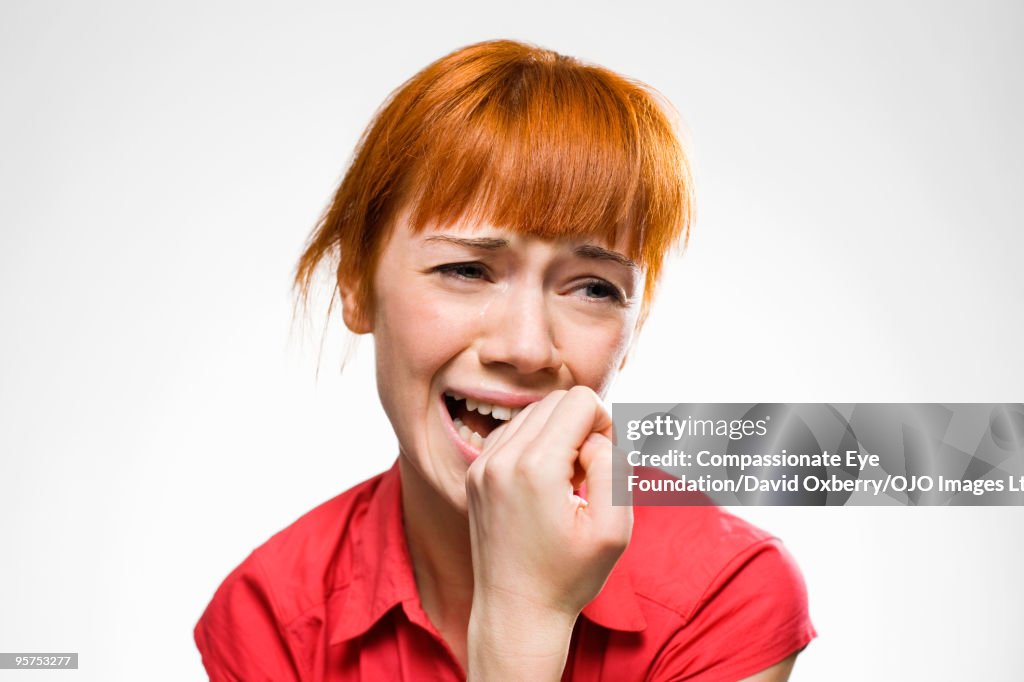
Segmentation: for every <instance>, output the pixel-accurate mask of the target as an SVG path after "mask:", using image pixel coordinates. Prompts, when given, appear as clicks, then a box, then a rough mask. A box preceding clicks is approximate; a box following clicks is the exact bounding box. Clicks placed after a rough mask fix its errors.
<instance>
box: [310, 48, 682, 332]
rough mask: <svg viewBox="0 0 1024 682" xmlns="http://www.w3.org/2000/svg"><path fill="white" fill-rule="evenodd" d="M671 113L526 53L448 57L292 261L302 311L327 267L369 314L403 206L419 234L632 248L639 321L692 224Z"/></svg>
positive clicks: (377, 119)
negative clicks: (586, 240)
mask: <svg viewBox="0 0 1024 682" xmlns="http://www.w3.org/2000/svg"><path fill="white" fill-rule="evenodd" d="M671 111H672V109H671V106H670V105H668V103H667V102H665V101H664V99H663V98H662V97H661V96H660V95H659V94H658V93H657V92H656V91H655V90H653V89H652V88H650V87H649V86H646V85H644V84H643V83H640V82H638V81H635V80H632V79H629V78H626V77H623V76H621V75H619V74H616V73H614V72H612V71H609V70H607V69H604V68H601V67H599V66H594V65H589V64H584V63H582V62H580V61H579V60H576V59H574V58H572V57H567V56H564V55H561V54H558V53H557V52H553V51H551V50H546V49H542V48H539V47H535V46H532V45H527V44H523V43H519V42H514V41H510V40H495V41H488V42H483V43H477V44H475V45H469V46H467V47H464V48H462V49H459V50H456V51H455V52H452V53H451V54H449V55H447V56H445V57H442V58H441V59H439V60H437V61H435V62H434V63H432V64H430V65H429V66H427V67H426V68H425V69H423V70H422V71H420V72H419V73H417V74H416V75H415V76H413V77H412V78H410V79H409V80H408V81H406V82H405V83H404V84H403V85H402V86H401V87H399V88H398V89H396V90H395V91H394V92H393V93H392V94H391V95H390V97H389V98H388V99H387V100H386V101H385V103H384V104H383V105H382V107H381V108H380V109H379V110H378V112H377V113H376V115H375V116H374V118H373V120H372V121H371V123H370V125H369V126H368V127H367V129H366V131H365V132H364V133H363V136H362V138H361V139H360V142H359V144H358V146H357V147H356V152H355V156H354V158H353V161H352V163H351V165H350V167H349V168H348V171H347V172H346V173H345V177H344V179H343V180H342V181H341V184H340V186H339V187H338V190H337V192H336V193H335V195H334V198H333V199H332V200H331V202H330V204H329V205H328V207H327V209H326V211H325V212H324V215H323V217H322V218H321V220H320V222H319V224H318V225H317V226H316V228H315V229H314V230H313V232H312V234H311V235H310V238H309V241H308V242H307V244H306V248H305V251H304V252H303V254H302V256H301V258H300V259H299V262H298V266H297V268H296V272H295V280H294V284H295V287H296V288H297V289H298V290H299V292H300V298H301V299H302V300H303V301H308V297H309V289H310V285H311V283H312V280H313V275H314V272H315V271H316V269H317V267H318V265H319V264H320V263H321V262H322V261H323V260H324V259H325V258H328V259H330V261H331V263H332V266H333V267H335V268H336V273H335V279H336V284H337V285H340V286H341V287H348V288H350V289H352V290H353V291H355V292H356V296H357V299H356V300H358V301H359V302H360V307H361V308H362V310H364V311H365V312H366V313H367V314H372V312H371V311H372V301H373V297H372V294H373V292H372V286H371V285H372V282H373V275H374V269H375V267H376V264H377V261H378V259H379V256H380V253H381V250H382V249H383V245H384V243H385V242H386V237H387V236H388V234H389V230H390V229H391V224H392V222H393V220H394V219H395V217H396V215H397V214H398V212H399V210H401V209H403V208H405V207H407V206H408V207H410V208H411V209H412V211H411V214H410V225H411V227H412V229H413V230H414V231H419V230H422V229H424V228H425V227H426V226H427V225H430V224H437V225H443V224H446V223H451V222H454V221H457V220H459V219H461V218H464V217H465V218H470V219H480V220H486V221H488V222H490V223H491V224H493V225H494V226H496V227H503V228H507V229H510V230H513V231H517V232H522V233H529V234H533V235H538V236H542V237H546V238H559V237H571V236H577V235H588V236H596V237H600V238H605V239H607V240H608V241H609V243H615V241H616V238H617V237H618V236H619V235H620V234H626V235H628V242H629V244H630V249H629V250H630V253H628V254H627V255H628V256H629V257H630V258H632V259H633V260H635V261H636V262H637V263H638V264H639V265H640V266H642V267H644V268H646V272H647V275H646V289H645V293H644V300H643V303H642V307H641V313H640V320H641V321H642V320H643V319H644V318H645V317H646V314H647V311H648V309H649V306H650V302H651V297H652V295H653V292H654V286H655V284H656V283H657V280H658V276H659V273H660V271H661V266H662V261H663V259H664V256H665V255H666V253H667V252H668V250H669V249H670V248H671V247H672V246H674V245H675V244H677V243H678V242H679V240H680V238H682V240H683V243H684V245H685V241H686V239H687V238H688V236H689V229H690V225H691V223H692V221H693V213H694V208H693V190H692V176H691V173H690V167H689V162H688V160H687V157H686V154H685V153H684V151H683V148H682V145H681V144H680V141H679V139H678V137H677V135H676V131H675V126H674V125H673V121H672V120H671V119H670V116H669V112H671ZM338 291H339V289H338V288H337V286H336V288H335V290H334V293H335V295H336V294H337V293H338ZM331 300H332V306H333V301H334V297H333V296H332V299H331ZM329 314H330V313H329V312H328V315H329Z"/></svg>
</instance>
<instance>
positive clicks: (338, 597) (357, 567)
mask: <svg viewBox="0 0 1024 682" xmlns="http://www.w3.org/2000/svg"><path fill="white" fill-rule="evenodd" d="M352 531H353V534H352V537H353V556H352V569H351V570H352V572H351V575H350V578H351V580H350V582H349V586H348V589H343V590H339V591H338V592H335V593H334V594H333V595H331V598H330V600H329V602H328V610H329V611H330V613H332V614H334V615H335V618H333V619H332V620H333V625H332V629H331V633H330V639H329V641H330V643H331V644H337V643H338V642H342V641H345V640H348V639H352V638H354V637H358V636H359V635H362V634H363V633H365V632H366V631H367V630H369V629H370V628H371V627H372V626H373V625H374V624H375V623H376V622H377V621H378V620H380V619H381V618H382V617H384V615H385V614H386V613H387V612H388V611H390V610H391V609H392V608H394V607H395V605H397V604H403V606H404V607H405V609H406V613H407V615H408V616H409V617H410V619H411V620H413V621H414V622H415V621H417V620H420V618H425V617H426V616H425V614H423V610H422V607H421V606H420V599H419V592H418V591H417V589H416V580H415V578H414V577H413V570H412V559H411V558H410V555H409V546H408V544H407V542H406V539H405V528H404V525H403V522H402V483H401V475H400V472H399V467H398V459H395V462H394V464H392V465H391V468H390V469H388V470H387V471H385V472H384V473H383V474H381V475H380V478H379V479H378V483H377V486H376V487H375V488H374V489H373V491H372V492H371V494H370V499H369V501H368V503H367V506H366V514H365V515H364V516H363V518H362V519H361V520H360V521H359V523H358V527H357V528H354V529H352ZM582 613H583V615H584V616H586V617H587V618H588V619H589V620H591V621H592V622H594V623H596V624H598V625H601V626H603V627H605V628H609V629H612V630H623V631H629V632H638V631H640V630H643V629H644V628H645V627H647V623H646V621H645V620H644V617H643V613H642V612H641V610H640V606H639V604H638V603H637V598H636V593H635V592H634V591H633V583H632V580H631V579H630V576H629V573H628V571H627V570H626V569H625V567H624V566H623V562H621V561H620V562H618V563H617V564H616V565H615V568H614V569H612V572H611V574H610V575H609V576H608V580H607V582H605V585H604V587H603V588H602V590H601V592H600V593H599V594H598V595H597V597H596V598H595V599H594V600H593V601H591V602H590V603H589V604H587V605H586V606H585V607H584V608H583V612H582ZM340 614H345V615H344V617H337V616H338V615H340Z"/></svg>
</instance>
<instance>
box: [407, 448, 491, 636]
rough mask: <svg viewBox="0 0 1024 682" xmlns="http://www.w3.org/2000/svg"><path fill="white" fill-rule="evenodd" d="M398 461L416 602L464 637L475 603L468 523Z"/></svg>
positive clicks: (447, 629)
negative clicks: (418, 600)
mask: <svg viewBox="0 0 1024 682" xmlns="http://www.w3.org/2000/svg"><path fill="white" fill-rule="evenodd" d="M398 459H399V471H400V472H401V476H402V512H403V515H404V517H405V534H406V540H407V541H408V544H409V555H410V558H411V559H412V566H413V573H414V576H415V579H416V588H417V590H418V591H419V594H420V603H421V604H422V606H423V610H424V611H425V612H426V614H427V616H428V617H429V618H430V620H431V622H432V623H433V624H434V626H435V627H437V628H438V630H440V631H441V632H442V633H445V632H462V633H465V630H466V628H467V627H468V624H469V613H470V609H471V607H472V603H473V555H472V547H471V545H470V540H469V518H468V517H467V516H466V515H465V514H464V513H462V512H460V511H459V510H457V509H455V508H453V507H452V505H451V504H450V503H449V502H448V501H447V500H446V499H444V498H443V497H441V495H440V494H438V492H437V491H436V490H435V489H434V488H433V487H432V486H431V485H430V484H429V483H428V482H427V481H425V480H424V479H423V477H422V476H421V475H420V473H419V472H418V471H417V470H416V467H415V466H413V465H412V464H411V463H410V462H409V461H408V460H407V459H406V457H405V455H404V454H402V455H400V456H399V458H398ZM463 636H465V635H464V634H463Z"/></svg>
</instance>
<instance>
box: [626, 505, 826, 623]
mask: <svg viewBox="0 0 1024 682" xmlns="http://www.w3.org/2000/svg"><path fill="white" fill-rule="evenodd" d="M634 513H635V522H634V528H633V537H632V539H631V540H630V544H629V547H628V548H627V550H626V553H625V554H624V555H623V558H624V559H625V560H626V562H627V564H626V565H627V568H628V570H629V573H630V575H631V577H632V579H633V583H634V589H635V591H636V592H637V594H638V595H640V596H642V597H644V598H646V599H647V600H650V601H654V602H657V603H659V604H661V605H662V606H664V607H666V608H669V609H671V610H672V611H675V612H676V613H677V614H678V615H679V616H680V617H682V618H683V620H684V621H688V620H690V619H692V618H693V617H694V616H695V615H696V614H697V612H698V611H700V610H701V609H702V608H705V607H706V606H707V605H708V604H709V603H710V602H711V601H712V600H713V599H714V597H715V596H716V594H717V593H718V592H719V591H721V590H722V589H723V588H724V587H726V586H727V585H729V584H730V583H734V582H736V580H737V578H738V577H739V576H741V575H742V576H743V580H742V581H740V582H739V583H738V585H739V586H741V587H743V588H745V589H748V588H749V589H752V588H755V587H761V588H764V587H766V586H771V590H770V591H771V592H772V594H773V595H775V597H776V599H777V600H780V601H782V600H787V601H790V602H793V601H795V602H797V605H798V606H802V607H803V608H805V609H806V604H807V593H806V587H805V585H804V580H803V576H802V574H801V572H800V569H799V567H798V566H797V565H796V562H795V561H794V560H793V558H792V556H791V555H790V554H789V552H788V551H787V550H786V548H785V546H784V545H783V543H782V541H781V540H780V539H779V538H777V537H775V536H773V535H772V534H771V533H769V532H767V531H765V530H762V529H761V528H758V527H757V526H755V525H753V524H751V523H749V522H747V521H745V520H743V519H741V518H739V517H737V516H735V515H733V514H731V513H729V512H728V511H726V510H724V509H722V508H721V507H717V506H714V505H707V506H678V507H676V506H672V507H636V508H635V509H634Z"/></svg>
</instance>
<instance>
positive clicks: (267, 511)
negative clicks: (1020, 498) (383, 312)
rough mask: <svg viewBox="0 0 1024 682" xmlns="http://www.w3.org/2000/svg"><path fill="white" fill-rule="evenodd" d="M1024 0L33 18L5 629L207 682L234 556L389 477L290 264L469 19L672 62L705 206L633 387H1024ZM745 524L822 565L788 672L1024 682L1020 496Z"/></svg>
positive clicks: (18, 15) (3, 129) (1, 543)
mask: <svg viewBox="0 0 1024 682" xmlns="http://www.w3.org/2000/svg"><path fill="white" fill-rule="evenodd" d="M825 4H827V5H828V6H827V8H826V7H825V6H824V5H825ZM1022 16H1024V11H1022V8H1021V6H1020V5H1019V4H1017V5H1015V4H1012V3H985V2H971V3H968V2H959V3H948V2H947V3H943V2H918V3H908V2H899V3H890V2H856V3H854V2H848V3H811V2H807V3H756V2H749V3H735V2H730V3H681V2H673V3H664V5H661V6H659V5H655V4H640V5H639V6H635V5H627V4H626V3H616V4H606V3H594V2H591V3H586V4H585V5H584V4H579V5H575V6H574V5H568V4H564V3H555V2H550V1H544V2H537V3H534V2H527V3H523V4H518V5H513V4H511V3H505V4H502V5H500V6H499V5H494V6H485V5H483V4H481V3H471V2H463V3H430V4H423V3H409V4H407V5H404V6H395V5H390V6H383V5H380V6H374V7H370V6H369V4H365V3H363V4H360V5H359V6H353V5H351V4H347V3H342V2H334V3H320V4H310V3H304V4H302V6H301V7H299V6H296V4H294V3H281V4H279V5H273V4H269V3H261V2H247V3H237V4H234V5H229V4H224V3H211V2H174V3H160V4H157V3H139V2H109V1H108V2H97V3H76V2H62V3H61V2H10V1H8V2H5V3H4V4H3V6H2V9H0V59H2V62H0V102H2V107H0V143H2V151H0V325H2V334H0V519H2V521H0V524H2V525H0V650H2V651H78V652H80V654H81V669H80V670H78V671H77V672H73V671H62V672H52V673H33V674H31V676H33V677H39V678H43V679H50V678H52V679H60V680H78V679H81V680H87V679H88V680H135V679H154V680H184V679H200V678H202V676H203V672H202V668H201V666H200V662H199V656H198V653H197V652H196V651H195V649H194V645H193V643H192V627H193V625H194V623H195V621H196V620H197V618H198V617H199V615H200V613H201V612H202V609H203V608H204V607H205V605H206V603H207V601H208V600H209V598H210V597H211V595H212V593H213V590H214V589H215V588H216V586H217V585H218V584H219V582H220V581H221V580H222V579H223V578H224V577H225V576H226V574H227V573H228V571H229V570H230V569H231V568H232V567H234V566H235V565H236V564H237V563H238V562H239V561H241V560H242V559H243V558H244V557H245V555H246V554H247V553H248V552H249V551H250V550H251V549H253V548H254V547H255V546H256V545H258V544H260V543H261V542H263V541H264V540H265V539H267V538H268V537H269V536H270V535H271V534H272V533H273V532H275V531H277V530H278V529H280V528H282V527H284V526H285V525H287V524H288V523H290V522H291V521H292V520H294V519H295V518H296V517H298V516H299V515H300V514H302V513H304V512H305V511H307V510H309V509H310V508H312V507H313V506H314V505H315V504H317V503H319V502H321V501H323V500H326V499H328V498H329V497H332V496H334V495H335V494H337V493H339V492H341V491H342V490H344V489H346V488H348V487H350V486H351V485H352V484H354V483H356V482H358V481H361V480H363V479H365V478H367V477H369V476H371V475H373V474H375V473H377V472H379V471H381V470H383V469H384V468H385V467H387V466H388V465H389V464H390V463H391V461H392V460H393V458H394V456H395V452H396V451H395V444H394V439H393V436H392V434H391V431H390V428H389V425H388V423H387V422H386V420H385V418H384V416H383V413H382V412H381V411H380V409H379V407H378V404H377V401H376V396H375V392H374V387H373V375H372V363H373V358H372V349H371V344H369V343H363V344H362V345H361V347H360V348H359V350H358V352H357V354H356V356H355V358H354V360H352V362H351V363H350V364H349V366H348V367H347V368H346V370H345V372H344V374H339V372H338V371H337V366H338V364H339V360H340V357H341V354H342V343H343V337H342V336H341V335H340V334H334V335H332V336H330V337H329V339H328V342H327V345H326V346H325V348H324V352H323V355H322V364H321V368H320V374H319V379H317V378H316V377H315V373H316V362H317V345H318V341H319V338H320V337H319V334H318V332H317V331H316V328H314V330H307V331H304V330H303V329H302V328H301V327H295V328H294V329H293V328H292V326H291V297H290V289H289V282H290V276H291V274H292V270H293V267H294V265H295V261H296V259H297V257H298V255H299V253H300V252H301V248H302V244H303V241H304V239H305V237H306V235H307V234H308V232H309V230H310V229H311V227H312V226H313V224H314V223H315V221H316V219H317V217H318V215H319V213H320V211H321V209H322V208H323V206H324V205H325V202H326V201H327V199H328V197H329V195H330V193H331V191H332V189H333V187H334V186H335V184H336V183H337V181H338V179H339V178H340V175H341V172H342V170H343V168H344V165H345V163H346V162H347V160H348V159H349V155H350V153H351V150H352V148H353V145H354V143H355V141H356V139H357V137H358V135H359V134H360V132H361V131H362V129H363V127H364V126H365V124H366V122H367V121H368V120H369V118H370V116H371V114H372V113H373V111H374V110H375V108H376V107H377V106H378V105H379V104H380V102H381V101H382V100H383V99H384V98H385V96H386V95H387V94H388V93H389V92H390V91H391V90H392V89H393V88H394V87H396V86H397V85H399V84H400V83H401V82H402V81H404V80H405V79H406V78H407V77H409V76H410V75H412V74H413V73H414V72H415V71H417V70H418V69H419V68H421V67H423V66H425V65H426V64H427V63H428V62H430V61H432V60H433V59H435V58H437V57H439V56H441V55H442V54H445V53H447V52H449V51H450V50H452V49H455V48H456V47H460V46H462V45H465V44H468V43H471V42H476V41H478V40H483V39H488V38H496V37H509V38H516V39H522V40H528V41H531V42H535V43H538V44H540V45H543V46H546V47H550V48H553V49H556V50H558V51H560V52H563V53H566V54H570V55H574V56H577V57H580V58H583V59H586V60H589V61H594V62H597V63H600V64H602V65H605V66H608V67H610V68H613V69H615V70H617V71H620V72H622V73H625V74H627V75H630V76H633V77H636V78H639V79H641V80H643V81H646V82H648V83H651V84H652V85H654V86H655V87H657V88H658V89H659V90H661V91H662V92H663V93H664V94H665V95H666V96H668V98H669V99H670V100H672V101H673V102H674V103H675V105H676V107H677V108H678V109H679V111H680V113H681V115H682V118H683V120H684V121H685V123H686V126H687V128H688V130H689V135H690V137H691V139H692V143H693V154H694V163H695V166H696V173H697V182H698V201H699V207H698V211H699V220H698V223H697V226H696V229H695V231H694V234H693V239H692V241H691V244H690V249H689V251H688V252H687V253H686V255H685V256H684V257H682V258H681V259H679V260H678V261H676V262H674V263H673V264H672V265H671V266H670V267H669V272H668V276H667V280H666V282H665V286H664V288H663V290H662V295H661V298H660V304H659V305H656V307H655V309H654V313H653V316H652V318H651V320H650V322H649V324H648V327H647V329H646V330H645V332H644V335H643V337H642V338H641V342H640V345H639V347H638V349H637V352H636V354H635V356H634V358H633V360H632V361H631V364H630V366H628V367H627V369H626V372H625V373H624V374H623V375H622V377H621V378H620V380H619V382H618V384H617V385H616V387H615V389H614V390H613V393H612V395H610V396H609V398H610V399H611V400H617V401H635V402H658V401H665V402H669V401H672V402H681V401H693V402H717V401H722V402H726V401H733V402H747V401H750V402H755V401H806V402H816V401H833V402H855V401H920V402H941V401H1020V400H1021V399H1022V398H1024V395H1022V391H1021V388H1022V386H1024V362H1022V360H1021V354H1020V348H1021V342H1022V338H1024V335H1022V331H1024V321H1022V295H1024V274H1022V268H1021V253H1022V250H1024V231H1022V229H1021V228H1022V217H1024V208H1022V199H1021V196H1022V193H1021V191H1020V188H1021V185H1022V181H1024V165H1022V164H1024V162H1022V159H1024V144H1022V140H1024V133H1022V128H1021V126H1020V121H1022V120H1024V101H1022V88H1021V84H1022V82H1024V79H1022V65H1024V59H1022V56H1024V55H1022V51H1024V49H1022V46H1021V35H1022V28H1024V26H1022V23H1024V22H1022ZM318 312H319V311H318ZM340 323H341V322H340V319H339V318H334V320H333V324H334V325H335V326H336V327H337V326H340ZM742 513H743V514H744V515H745V516H747V517H748V518H750V519H752V520H753V521H755V522H757V523H759V524H762V525H764V526H765V527H767V528H768V529H770V530H772V531H773V532H775V533H776V534H777V535H779V536H780V537H782V538H783V539H784V540H785V541H786V543H787V545H788V546H789V548H790V549H791V551H792V552H793V554H794V555H795V556H796V558H797V560H798V561H799V563H800V565H801V567H802V568H803V571H804V573H805V575H806V579H807V582H808V585H809V590H810V598H811V609H812V617H813V619H814V622H815V625H816V626H817V629H818V631H819V633H820V636H819V638H818V639H817V640H816V641H814V642H813V643H812V644H811V645H810V647H809V648H808V649H807V650H806V651H805V652H804V653H803V654H802V655H801V656H800V659H799V663H798V665H797V668H796V672H795V674H794V676H793V679H794V680H797V681H799V680H804V681H808V680H825V679H827V680H866V679H872V680H964V679H972V680H987V681H999V680H1007V681H1009V680H1018V679H1020V677H1021V675H1022V673H1021V670H1022V669H1024V654H1022V653H1021V651H1022V649H1021V648H1020V642H1021V641H1022V640H1024V609H1022V608H1021V606H1022V605H1024V581H1022V580H1021V579H1020V575H1021V567H1022V566H1024V561H1022V560H1024V510H1021V509H1017V508H1006V509H984V508H977V509H971V508H955V509H953V508H950V509H946V508H922V509H907V508H848V509H847V508H838V509H750V510H743V511H742ZM23 675H24V673H18V672H7V673H6V674H5V673H2V672H0V679H15V678H17V679H21V676H23Z"/></svg>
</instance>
